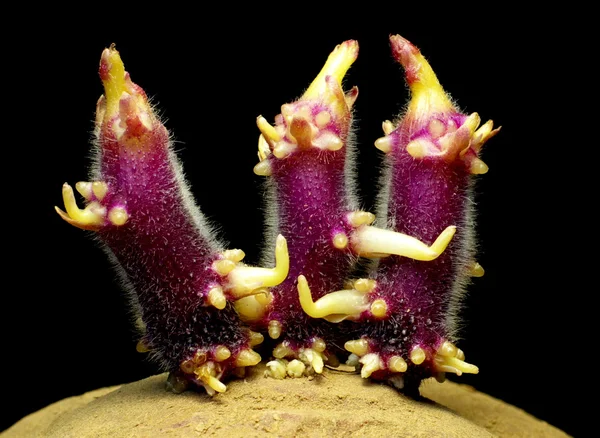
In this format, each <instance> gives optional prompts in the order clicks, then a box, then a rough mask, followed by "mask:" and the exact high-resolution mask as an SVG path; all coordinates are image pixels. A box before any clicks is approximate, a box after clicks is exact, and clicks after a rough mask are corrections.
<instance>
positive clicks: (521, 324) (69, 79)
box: [1, 7, 581, 433]
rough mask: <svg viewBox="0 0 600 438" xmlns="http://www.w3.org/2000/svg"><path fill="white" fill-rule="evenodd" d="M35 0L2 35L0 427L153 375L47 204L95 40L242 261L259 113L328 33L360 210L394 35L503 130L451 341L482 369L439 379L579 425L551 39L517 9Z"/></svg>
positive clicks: (112, 286) (108, 279)
mask: <svg viewBox="0 0 600 438" xmlns="http://www.w3.org/2000/svg"><path fill="white" fill-rule="evenodd" d="M257 10H260V8H258V9H257ZM38 12H39V13H41V14H42V15H43V14H44V11H38ZM47 12H48V14H50V15H51V17H50V16H49V17H48V19H47V20H40V21H39V22H36V23H29V25H24V26H23V27H22V28H21V32H23V35H24V36H27V35H29V36H31V38H23V39H22V40H19V41H20V43H22V46H18V45H17V46H15V45H11V46H12V47H9V48H8V49H9V50H14V49H16V50H15V52H17V54H16V55H15V57H13V58H12V61H11V62H6V64H5V70H6V71H5V73H8V74H9V79H8V80H6V81H5V82H4V87H5V92H7V94H6V95H5V98H4V103H3V105H4V109H5V110H6V109H7V108H8V109H9V113H11V116H9V119H8V120H9V121H10V123H6V119H5V127H4V129H7V130H9V131H10V132H11V133H12V134H14V135H15V138H14V139H13V140H12V142H11V144H9V145H5V146H4V147H5V148H7V149H10V150H11V151H12V152H16V155H17V158H13V159H9V160H7V161H6V162H5V163H4V168H5V170H6V175H11V178H9V179H8V180H7V182H6V183H5V184H6V187H7V189H6V191H7V192H8V194H9V196H8V199H11V196H15V198H16V199H14V200H12V201H10V202H9V203H8V204H7V205H5V206H4V208H3V213H4V218H5V221H7V223H9V225H7V227H6V228H5V231H6V233H7V234H6V236H7V237H6V239H5V240H4V243H5V248H8V249H9V250H10V253H9V254H10V256H9V261H8V263H5V269H6V270H5V272H4V277H5V283H4V286H3V290H4V291H3V295H4V296H5V297H6V298H5V305H4V306H3V307H4V308H3V311H4V312H3V313H4V315H5V317H4V318H3V319H2V321H1V324H2V343H3V347H4V348H3V356H4V357H3V360H2V366H3V367H4V374H3V375H4V376H5V377H4V378H5V384H4V388H3V391H2V393H3V398H5V400H4V401H3V403H2V404H3V406H4V407H3V409H2V417H1V419H2V424H1V426H2V428H3V427H7V426H9V425H10V424H12V423H13V422H15V421H17V420H18V419H19V418H21V417H22V416H24V415H26V414H28V413H31V412H32V411H34V410H37V409H39V408H42V407H43V406H45V405H47V404H49V403H52V402H55V401H57V400H59V399H62V398H64V397H68V396H72V395H77V394H81V393H83V392H85V391H89V390H92V389H96V388H99V387H102V386H106V385H115V384H120V383H125V382H130V381H132V380H136V379H140V378H143V377H145V376H148V375H151V374H153V373H156V372H157V369H156V368H155V366H154V365H153V364H149V363H147V362H146V361H145V357H144V356H143V355H139V354H137V353H136V352H135V343H136V339H135V337H134V332H133V329H132V324H131V322H130V316H129V313H128V308H127V303H126V299H125V297H124V294H123V292H122V291H121V289H120V287H119V285H118V282H117V281H116V280H115V275H114V272H113V270H112V269H111V267H110V265H109V263H108V261H107V260H106V258H105V256H104V254H103V252H102V251H101V250H100V249H99V248H98V247H97V246H96V245H95V244H94V243H93V242H92V240H91V239H90V238H89V236H88V235H86V233H85V232H83V231H81V230H78V229H76V228H73V227H71V226H68V225H67V224H66V223H64V222H63V221H62V220H61V219H60V218H59V217H58V216H57V215H56V214H55V213H54V210H53V206H54V205H62V204H61V202H62V201H61V185H62V183H63V182H65V181H68V182H69V183H71V184H74V183H75V182H77V181H79V180H85V179H86V176H87V166H88V164H89V162H88V151H89V141H90V137H91V134H90V132H91V130H92V126H93V123H92V120H93V117H94V109H95V103H96V100H97V99H98V97H99V96H100V94H101V93H102V88H101V83H100V80H99V78H98V76H97V68H98V61H99V57H100V54H101V52H102V49H103V48H104V47H106V46H108V45H110V44H111V43H113V42H114V43H116V45H117V48H118V50H119V51H120V53H121V56H122V58H123V60H124V62H125V65H126V68H127V70H128V71H129V72H130V73H131V75H132V78H133V80H134V82H136V83H138V84H140V85H141V86H142V87H143V88H144V89H145V90H146V91H147V93H148V94H149V95H150V96H152V97H153V99H154V102H155V103H156V104H157V105H158V108H159V109H160V111H161V112H162V114H163V116H164V119H165V120H166V126H167V127H168V129H169V130H171V131H172V132H173V134H174V136H175V139H176V140H177V143H176V149H177V150H178V153H179V156H180V158H181V160H182V161H183V164H184V168H185V171H186V174H187V177H188V180H189V182H190V184H191V187H192V189H193V193H194V195H195V197H196V200H197V202H198V203H199V205H200V206H201V208H202V210H203V211H204V213H205V214H206V215H207V216H208V217H209V218H210V219H211V220H213V221H214V222H216V223H218V224H220V225H221V231H222V236H223V237H224V239H225V240H226V241H228V242H229V243H230V245H229V247H231V248H242V249H243V250H244V251H245V252H246V254H247V256H246V260H247V261H248V262H250V263H252V262H257V260H258V254H259V248H260V247H261V234H262V211H261V205H262V199H261V178H260V177H258V176H256V175H254V173H253V172H252V167H253V166H254V165H255V164H256V162H257V157H256V150H257V148H256V146H257V137H258V129H257V128H256V125H255V119H256V116H257V115H259V114H262V115H264V116H265V117H266V118H267V119H268V120H272V119H273V117H274V116H275V115H276V114H277V113H278V112H279V108H280V106H281V105H282V104H283V103H286V102H289V101H291V100H293V99H295V98H296V97H298V96H299V95H300V94H301V93H302V91H303V89H304V88H305V87H306V86H307V85H308V84H309V83H310V81H311V80H312V79H313V78H314V76H315V75H316V73H317V72H318V71H319V69H320V68H321V66H322V64H323V62H324V61H325V59H326V58H327V55H328V54H329V52H330V51H331V50H332V49H333V47H334V46H335V45H336V44H338V43H340V42H342V41H344V40H346V39H357V40H358V41H359V44H360V54H359V57H358V60H357V61H356V63H355V65H354V66H353V67H352V68H351V70H350V72H349V74H348V75H347V79H346V82H345V83H346V85H347V86H351V85H357V86H358V87H359V89H360V93H359V97H358V101H357V103H356V107H355V108H356V111H355V116H356V120H355V127H356V128H357V130H356V132H357V141H358V150H359V155H358V168H359V185H360V191H361V193H360V194H361V196H362V199H363V201H364V205H365V207H366V208H367V209H372V206H373V197H374V194H375V189H376V182H377V178H378V172H379V168H378V166H379V162H380V158H381V154H380V152H379V151H378V150H376V149H375V147H374V146H373V142H374V140H375V139H377V138H378V137H380V136H381V135H382V131H381V122H382V121H383V120H385V119H389V118H392V117H393V116H395V115H396V114H397V113H398V112H399V111H400V110H401V108H402V106H403V105H404V103H405V102H406V100H407V98H408V94H407V90H406V87H405V84H404V77H403V72H402V69H401V67H400V66H399V65H397V64H396V63H395V62H394V61H393V59H392V57H391V55H390V52H389V45H388V35H389V34H394V33H400V34H401V35H403V36H404V37H406V38H408V39H409V40H411V41H412V42H413V43H414V44H416V45H417V46H418V47H419V48H420V49H421V50H422V52H423V54H424V55H425V56H426V57H427V58H428V59H429V61H430V63H431V64H432V66H433V68H434V70H435V71H436V72H437V74H438V77H439V79H440V81H441V83H442V85H443V86H444V87H445V89H446V90H448V91H449V92H450V93H451V95H452V96H453V97H454V98H455V99H456V100H457V102H458V103H459V105H460V106H461V108H462V109H463V110H465V111H468V112H472V111H477V112H479V114H480V115H481V117H482V120H484V121H485V120H487V119H490V118H491V119H493V120H494V122H495V123H496V124H497V125H502V126H503V128H502V132H501V133H500V135H499V136H497V137H496V138H494V139H493V140H491V141H490V142H489V143H488V145H486V146H485V147H484V151H483V155H482V156H483V159H484V161H485V162H486V163H487V164H488V165H489V167H490V171H489V173H488V174H487V175H484V176H482V177H480V178H479V182H478V184H477V190H476V192H477V195H476V202H477V212H478V214H477V216H478V220H477V232H478V236H479V242H480V258H479V260H480V262H481V264H482V265H483V266H484V268H485V269H486V275H485V277H483V278H480V279H476V280H475V282H474V284H473V286H472V287H470V288H469V294H468V296H467V297H466V300H465V310H464V312H463V317H464V330H463V333H462V334H463V340H462V341H461V342H460V344H459V346H460V347H461V348H462V349H463V350H464V351H465V352H467V357H468V359H469V362H472V363H475V364H477V365H478V366H479V367H480V374H479V375H476V376H463V377H461V378H457V379H454V380H456V381H459V382H463V383H467V384H470V385H473V386H474V387H476V388H477V389H479V390H480V391H484V392H487V393H489V394H490V395H492V396H494V397H497V398H500V399H502V400H505V401H506V402H509V403H512V404H514V405H516V406H518V407H520V408H523V409H524V410H526V411H528V412H530V413H531V414H533V415H535V416H537V417H539V418H541V419H543V420H545V421H548V422H550V423H551V424H554V425H556V426H558V427H560V428H563V429H564V430H565V431H568V432H570V433H575V430H576V428H577V427H580V426H581V425H580V424H579V423H578V421H577V416H576V414H575V412H576V410H577V409H576V408H575V407H576V405H577V388H578V387H579V385H580V383H579V382H580V379H579V378H578V377H577V374H576V372H575V371H574V367H573V361H575V357H576V353H577V351H574V350H576V349H575V347H574V345H573V342H574V339H575V338H576V335H575V334H576V332H577V329H576V327H577V324H578V321H579V319H578V316H577V314H576V313H575V306H574V305H572V304H571V303H572V302H573V301H572V300H571V299H570V294H571V293H575V292H576V291H577V288H576V286H575V285H573V284H571V283H570V280H569V281H567V280H568V279H569V278H570V277H569V276H570V275H571V274H572V273H573V270H571V269H570V268H567V266H565V265H566V264H567V263H568V259H569V257H568V254H569V253H568V251H567V250H566V247H567V244H565V241H568V238H567V236H568V233H569V232H571V231H572V229H571V228H570V227H569V226H568V225H565V224H564V223H563V222H561V219H560V216H561V212H562V211H563V210H564V208H565V205H567V206H568V205H569V202H568V200H565V199H562V198H561V196H560V195H557V187H559V186H564V182H565V178H564V176H565V175H566V172H567V170H568V168H572V165H573V164H572V162H568V161H567V159H566V158H565V157H564V156H563V155H561V154H559V153H558V152H559V151H560V150H561V149H560V145H558V144H557V141H558V140H557V138H556V133H557V132H559V131H560V130H561V129H564V127H563V126H561V124H560V123H559V120H557V118H556V113H557V107H558V106H559V104H558V101H557V99H559V97H560V91H559V90H558V88H557V86H558V85H559V83H560V81H561V80H562V76H561V73H560V71H558V70H557V69H554V68H553V67H552V64H551V62H550V60H551V58H550V55H551V54H552V55H554V54H553V50H554V49H553V48H551V47H549V46H548V41H549V39H548V38H549V34H548V33H547V31H546V30H544V31H538V30H536V31H534V30H532V29H531V27H530V26H529V24H530V23H531V20H532V17H523V16H522V15H519V14H516V13H515V14H506V15H502V16H501V15H494V14H493V13H489V14H488V13H485V12H483V11H479V12H478V13H476V14H475V15H472V16H470V15H463V14H462V13H459V12H460V11H456V13H454V14H449V15H446V14H445V13H444V14H442V13H440V14H439V16H436V17H433V16H432V15H431V14H432V11H427V10H421V11H416V12H415V11H412V12H411V13H405V11H404V10H403V9H402V8H400V7H395V8H391V9H382V10H380V11H379V15H378V18H377V19H373V20H367V19H366V18H365V17H356V16H353V14H352V13H351V10H348V11H347V12H345V11H340V15H339V16H332V15H330V14H329V13H328V14H325V13H323V14H322V16H321V15H319V14H316V15H315V13H313V12H314V11H313V12H311V13H310V14H309V13H307V12H306V11H301V10H298V11H296V13H297V15H296V16H294V15H292V13H291V12H289V13H281V14H280V15H278V16H274V17H277V18H270V17H263V18H262V19H260V18H254V17H252V18H248V21H247V22H246V24H240V23H242V21H240V19H239V18H237V20H230V19H229V18H228V16H227V13H228V12H229V11H225V10H222V11H220V12H219V14H214V13H212V12H209V11H204V12H201V11H198V12H197V11H192V10H190V11H182V13H181V14H180V15H179V16H173V17H167V16H166V15H163V14H162V11H157V14H156V15H155V16H154V17H153V19H152V20H144V19H141V18H139V17H137V16H136V15H135V14H119V13H118V11H117V12H115V11H112V10H111V11H98V13H97V15H98V17H96V18H100V19H101V20H98V21H93V22H92V21H91V19H90V18H89V17H88V14H87V13H86V14H83V13H82V14H81V16H80V18H79V19H77V20H73V19H71V18H67V17H66V16H63V15H62V14H61V13H60V11H58V13H57V11H56V10H52V11H47ZM66 12H67V11H65V13H66ZM70 12H73V11H70ZM472 12H473V11H472ZM475 12H476V11H475ZM239 15H244V13H241V12H239V11H238V16H239ZM190 16H191V18H192V20H191V21H187V20H186V18H188V19H189V18H190ZM433 18H436V20H433ZM328 20H329V21H328ZM184 21H185V23H184ZM332 22H333V24H331V23H332ZM357 22H358V23H363V24H364V25H360V26H359V25H357V24H356V23H357ZM334 25H335V26H334ZM555 42H556V44H560V41H557V40H555ZM9 45H10V44H9ZM559 52H561V51H559ZM561 53H563V55H564V51H562V52H561ZM11 105H12V106H11ZM15 108H16V109H15ZM5 117H6V116H5ZM9 156H10V155H9ZM567 208H568V207H567ZM567 285H568V287H567ZM6 403H8V404H6Z"/></svg>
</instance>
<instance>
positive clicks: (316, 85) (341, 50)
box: [302, 40, 358, 99]
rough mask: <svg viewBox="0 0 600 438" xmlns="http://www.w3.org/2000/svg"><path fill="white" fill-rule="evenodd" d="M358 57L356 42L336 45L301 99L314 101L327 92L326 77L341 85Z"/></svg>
mask: <svg viewBox="0 0 600 438" xmlns="http://www.w3.org/2000/svg"><path fill="white" fill-rule="evenodd" d="M357 56H358V42H357V41H354V40H348V41H344V42H343V43H342V44H338V45H337V46H336V47H335V49H334V50H333V52H331V54H330V55H329V57H328V58H327V61H326V62H325V65H324V66H323V68H322V69H321V71H320V72H319V74H318V75H317V77H316V78H315V79H314V81H313V82H312V83H311V84H310V86H309V87H308V89H307V90H306V91H305V92H304V94H303V95H302V98H303V99H315V98H318V97H320V96H322V95H323V94H325V93H326V92H327V90H328V85H327V80H326V78H327V76H330V77H332V78H333V79H335V80H336V81H337V83H338V84H340V85H341V82H342V79H343V78H344V76H345V75H346V72H347V71H348V69H349V68H350V66H351V65H352V64H353V63H354V61H355V60H356V58H357Z"/></svg>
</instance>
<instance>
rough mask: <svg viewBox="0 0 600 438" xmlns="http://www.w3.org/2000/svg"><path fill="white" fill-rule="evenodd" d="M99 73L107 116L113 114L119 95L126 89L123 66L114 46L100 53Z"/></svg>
mask: <svg viewBox="0 0 600 438" xmlns="http://www.w3.org/2000/svg"><path fill="white" fill-rule="evenodd" d="M99 73H100V79H101V80H102V84H103V85H104V96H105V97H106V108H107V112H108V114H114V113H115V111H116V110H117V108H118V105H119V100H120V98H121V95H122V94H123V92H124V91H126V89H127V87H126V81H125V75H126V73H125V65H124V64H123V61H122V60H121V56H120V55H119V52H118V51H117V49H115V46H114V44H113V45H111V46H110V48H108V49H104V51H103V52H102V56H101V58H100V71H99Z"/></svg>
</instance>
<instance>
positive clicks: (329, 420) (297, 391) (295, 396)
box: [0, 364, 568, 438]
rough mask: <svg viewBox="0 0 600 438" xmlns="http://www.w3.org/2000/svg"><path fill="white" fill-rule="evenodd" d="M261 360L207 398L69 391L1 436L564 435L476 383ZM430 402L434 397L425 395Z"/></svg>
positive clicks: (161, 382)
mask: <svg viewBox="0 0 600 438" xmlns="http://www.w3.org/2000/svg"><path fill="white" fill-rule="evenodd" d="M263 372H264V365H262V364H261V365H259V366H257V367H256V368H255V369H253V370H252V371H251V372H250V375H249V376H248V377H246V379H242V380H233V381H230V382H229V383H228V384H227V392H225V393H224V394H217V395H216V396H215V397H213V398H210V397H208V396H206V395H205V394H200V393H197V392H190V391H188V392H185V393H183V394H179V395H176V394H172V393H170V392H167V391H166V390H165V381H166V374H162V375H158V376H153V377H149V378H147V379H144V380H141V381H139V382H134V383H130V384H127V385H122V386H115V387H111V388H103V389H98V390H95V391H91V392H88V393H86V394H84V395H81V396H78V397H71V398H67V399H65V400H62V401H59V402H57V403H54V404H52V405H50V406H48V407H46V408H44V409H42V410H40V411H38V412H35V413H33V414H31V415H29V416H27V417H25V418H23V419H22V420H21V421H19V422H18V423H16V424H15V425H13V426H12V427H11V428H9V429H8V430H6V431H5V432H4V433H2V434H0V436H1V438H12V437H33V436H35V437H61V438H64V437H78V438H79V437H155V436H170V437H198V436H203V437H205V436H225V437H227V438H234V437H244V438H250V437H276V436H277V437H294V436H302V437H328V438H330V437H392V436H393V437H405V436H406V437H461V438H464V437H490V436H500V437H533V436H535V437H567V436H568V435H567V434H565V433H564V432H562V431H560V430H558V429H556V428H555V427H553V426H551V425H549V424H548V423H545V422H543V421H540V420H538V419H536V418H534V417H532V416H531V415H529V414H527V413H525V412H524V411H522V410H520V409H518V408H516V407H514V406H511V405H508V404H506V403H504V402H502V401H500V400H497V399H495V398H493V397H490V396H488V395H486V394H482V393H480V392H478V391H476V390H475V389H473V388H471V387H469V386H466V385H458V384H455V383H452V382H446V383H443V384H439V383H437V382H435V381H433V380H432V381H427V382H425V383H424V384H423V386H422V387H421V394H422V395H423V396H424V397H425V399H423V400H422V401H415V400H413V399H410V398H407V397H405V396H404V395H402V394H399V393H398V392H397V391H396V390H394V389H393V388H391V387H389V386H387V385H382V384H378V383H373V382H369V381H366V380H364V379H361V378H360V376H359V375H356V374H352V373H347V372H340V371H334V370H328V369H326V370H325V371H324V373H323V375H322V376H317V377H315V378H314V379H312V380H308V379H305V378H303V379H285V380H274V379H270V378H269V379H268V378H264V377H263ZM427 399H428V400H427Z"/></svg>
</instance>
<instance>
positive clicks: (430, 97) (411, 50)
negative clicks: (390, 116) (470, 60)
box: [390, 35, 454, 117]
mask: <svg viewBox="0 0 600 438" xmlns="http://www.w3.org/2000/svg"><path fill="white" fill-rule="evenodd" d="M390 43H391V46H392V52H393V55H394V57H395V58H396V60H397V61H398V62H399V63H400V64H402V66H403V67H404V70H405V72H406V81H407V82H408V85H409V87H410V91H411V94H412V98H411V101H410V103H409V112H414V113H416V115H417V117H418V115H420V114H428V113H431V112H446V111H450V110H452V109H453V108H454V106H453V105H452V102H451V100H450V99H449V97H448V96H447V95H446V93H445V91H444V89H443V88H442V86H441V85H440V82H439V81H438V78H437V76H436V75H435V73H434V72H433V69H432V68H431V66H430V65H429V63H428V62H427V60H426V59H425V58H424V57H423V55H421V52H420V51H419V49H417V48H416V47H415V46H414V45H412V44H411V43H410V42H409V41H408V40H406V39H404V38H402V37H401V36H400V35H394V36H391V37H390Z"/></svg>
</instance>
